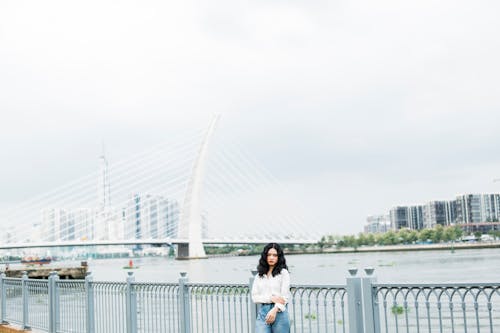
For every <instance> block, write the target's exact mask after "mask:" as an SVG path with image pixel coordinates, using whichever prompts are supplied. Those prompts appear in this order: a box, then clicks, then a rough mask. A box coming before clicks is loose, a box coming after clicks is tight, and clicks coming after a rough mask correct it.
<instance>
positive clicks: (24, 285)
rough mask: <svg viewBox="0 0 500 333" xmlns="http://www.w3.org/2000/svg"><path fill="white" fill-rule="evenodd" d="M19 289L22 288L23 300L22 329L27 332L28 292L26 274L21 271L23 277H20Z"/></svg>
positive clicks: (28, 327)
mask: <svg viewBox="0 0 500 333" xmlns="http://www.w3.org/2000/svg"><path fill="white" fill-rule="evenodd" d="M21 287H22V298H23V329H24V330H29V329H30V326H29V325H28V321H29V318H28V313H29V312H28V310H29V309H28V305H29V294H28V293H29V291H28V272H26V271H23V276H22V277H21Z"/></svg>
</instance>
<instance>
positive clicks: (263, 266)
mask: <svg viewBox="0 0 500 333" xmlns="http://www.w3.org/2000/svg"><path fill="white" fill-rule="evenodd" d="M270 249H275V250H276V252H278V262H277V263H276V265H275V266H274V268H273V272H272V274H273V276H276V275H278V274H280V273H281V270H282V269H283V268H285V269H286V270H288V266H287V265H286V259H285V254H284V253H283V249H282V248H281V246H280V245H279V244H278V243H269V244H267V245H266V246H265V247H264V250H262V253H261V254H260V259H259V264H258V265H257V271H258V272H259V276H263V275H264V274H267V272H268V271H269V264H268V263H267V252H269V250H270Z"/></svg>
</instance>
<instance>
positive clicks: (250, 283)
mask: <svg viewBox="0 0 500 333" xmlns="http://www.w3.org/2000/svg"><path fill="white" fill-rule="evenodd" d="M251 272H252V276H251V277H250V279H249V281H248V288H249V289H248V290H249V295H250V296H249V302H250V332H255V320H256V318H257V304H254V303H253V301H252V286H253V282H254V281H255V276H256V275H257V271H256V270H252V271H251Z"/></svg>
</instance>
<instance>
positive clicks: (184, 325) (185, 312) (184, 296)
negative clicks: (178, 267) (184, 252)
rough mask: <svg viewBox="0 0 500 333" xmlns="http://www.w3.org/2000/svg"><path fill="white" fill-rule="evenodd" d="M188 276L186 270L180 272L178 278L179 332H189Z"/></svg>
mask: <svg viewBox="0 0 500 333" xmlns="http://www.w3.org/2000/svg"><path fill="white" fill-rule="evenodd" d="M188 281H189V280H188V277H187V273H186V272H181V277H180V278H179V309H180V311H179V312H180V313H179V320H180V327H181V333H191V305H190V303H191V302H190V301H191V300H190V298H189V287H188V286H187V283H188Z"/></svg>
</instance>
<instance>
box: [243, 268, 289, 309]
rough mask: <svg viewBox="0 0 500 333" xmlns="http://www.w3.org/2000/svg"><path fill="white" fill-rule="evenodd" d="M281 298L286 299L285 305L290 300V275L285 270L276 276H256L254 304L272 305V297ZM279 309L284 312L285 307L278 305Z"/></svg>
mask: <svg viewBox="0 0 500 333" xmlns="http://www.w3.org/2000/svg"><path fill="white" fill-rule="evenodd" d="M273 295H276V296H281V297H283V298H284V299H285V304H286V303H288V301H289V299H290V296H291V294H290V273H288V270H286V269H285V268H283V269H282V270H281V272H280V274H277V275H276V276H272V275H271V276H267V275H266V274H264V275H262V276H259V275H257V276H255V280H254V282H253V286H252V301H253V302H254V303H272V301H271V296H273ZM276 306H277V307H278V309H280V310H281V311H283V310H284V309H285V306H284V305H283V304H281V303H277V304H276Z"/></svg>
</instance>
